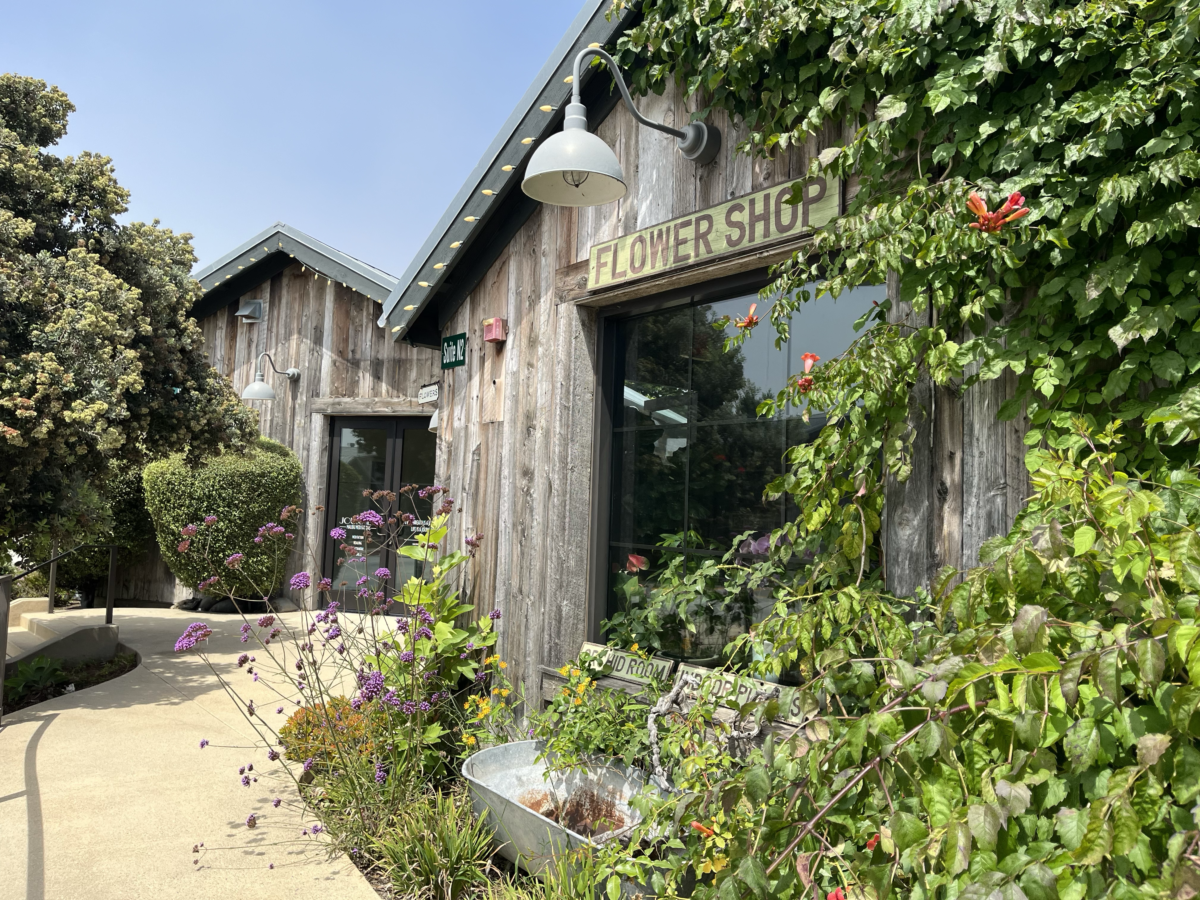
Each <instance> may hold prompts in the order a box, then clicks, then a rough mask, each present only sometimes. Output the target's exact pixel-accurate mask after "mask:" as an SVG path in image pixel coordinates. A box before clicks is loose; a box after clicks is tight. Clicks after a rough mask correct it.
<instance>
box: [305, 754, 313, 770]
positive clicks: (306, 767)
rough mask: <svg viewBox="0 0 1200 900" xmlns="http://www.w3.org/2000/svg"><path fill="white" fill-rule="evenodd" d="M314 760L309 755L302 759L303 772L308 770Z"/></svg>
mask: <svg viewBox="0 0 1200 900" xmlns="http://www.w3.org/2000/svg"><path fill="white" fill-rule="evenodd" d="M314 762H315V760H314V759H313V758H312V757H311V756H310V757H309V758H308V759H306V760H305V761H304V771H305V772H307V771H309V770H310V769H311V768H312V767H313V763H314Z"/></svg>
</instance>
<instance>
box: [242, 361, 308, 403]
mask: <svg viewBox="0 0 1200 900" xmlns="http://www.w3.org/2000/svg"><path fill="white" fill-rule="evenodd" d="M264 359H265V360H266V361H267V362H269V363H270V364H271V371H272V372H274V373H275V374H276V375H282V376H283V377H284V378H286V379H287V380H288V381H299V380H300V370H299V369H287V370H286V371H283V372H280V371H279V370H278V369H277V368H275V360H273V359H271V354H270V353H260V354H259V355H258V363H257V364H256V365H255V367H254V368H255V372H254V381H252V382H251V383H250V384H248V385H246V389H245V390H244V391H242V399H243V400H274V399H275V389H274V388H272V387H271V386H270V385H269V384H267V380H266V377H265V374H264V372H263V360H264Z"/></svg>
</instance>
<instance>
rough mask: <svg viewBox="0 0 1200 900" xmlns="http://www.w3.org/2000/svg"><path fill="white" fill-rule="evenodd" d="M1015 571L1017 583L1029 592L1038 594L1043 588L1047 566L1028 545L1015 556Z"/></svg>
mask: <svg viewBox="0 0 1200 900" xmlns="http://www.w3.org/2000/svg"><path fill="white" fill-rule="evenodd" d="M1012 562H1013V571H1014V573H1015V574H1016V576H1017V584H1018V585H1019V586H1020V587H1021V589H1022V590H1024V591H1025V593H1027V594H1036V593H1037V592H1038V591H1039V590H1041V588H1042V582H1043V581H1044V580H1045V578H1046V570H1045V567H1043V566H1042V561H1041V560H1040V559H1038V556H1037V554H1036V553H1034V552H1033V551H1032V550H1030V549H1029V548H1028V547H1025V548H1022V549H1021V550H1020V552H1018V553H1017V554H1016V555H1015V556H1014V557H1013V561H1012Z"/></svg>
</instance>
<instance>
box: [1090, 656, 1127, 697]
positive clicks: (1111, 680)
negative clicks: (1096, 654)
mask: <svg viewBox="0 0 1200 900" xmlns="http://www.w3.org/2000/svg"><path fill="white" fill-rule="evenodd" d="M1119 663H1120V654H1119V653H1118V651H1116V650H1107V651H1105V652H1104V653H1101V654H1100V658H1099V659H1097V660H1096V682H1097V684H1098V685H1099V687H1100V693H1102V694H1103V695H1104V696H1105V697H1107V698H1108V699H1109V700H1111V701H1112V702H1113V703H1120V702H1121V698H1122V697H1124V695H1125V692H1124V691H1122V690H1121V669H1120V664H1119Z"/></svg>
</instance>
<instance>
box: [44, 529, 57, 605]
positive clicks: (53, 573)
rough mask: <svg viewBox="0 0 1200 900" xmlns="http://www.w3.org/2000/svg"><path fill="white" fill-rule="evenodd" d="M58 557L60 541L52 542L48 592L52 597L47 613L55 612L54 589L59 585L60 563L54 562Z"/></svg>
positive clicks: (48, 601)
mask: <svg viewBox="0 0 1200 900" xmlns="http://www.w3.org/2000/svg"><path fill="white" fill-rule="evenodd" d="M56 556H58V541H51V542H50V559H51V560H52V562H51V563H50V588H49V590H48V591H47V593H49V594H50V597H49V599H48V600H47V601H46V612H48V613H52V612H54V589H55V587H56V586H57V584H58V562H57V561H56V560H54V557H56Z"/></svg>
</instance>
